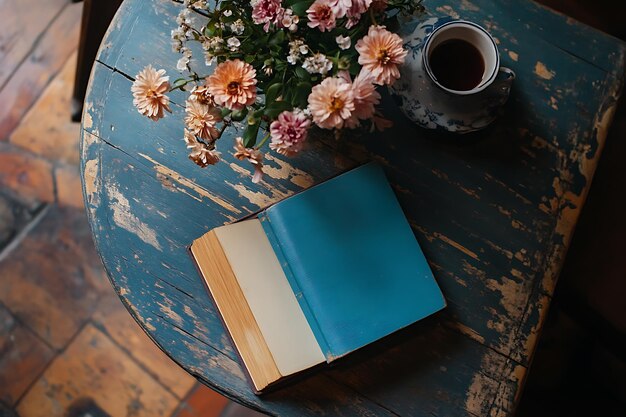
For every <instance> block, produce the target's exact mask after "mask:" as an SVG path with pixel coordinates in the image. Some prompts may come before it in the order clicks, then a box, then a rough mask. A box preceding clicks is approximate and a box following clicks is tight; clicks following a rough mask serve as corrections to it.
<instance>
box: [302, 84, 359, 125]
mask: <svg viewBox="0 0 626 417" xmlns="http://www.w3.org/2000/svg"><path fill="white" fill-rule="evenodd" d="M308 101H309V110H310V111H311V115H312V116H313V121H314V122H315V124H316V125H318V126H319V127H321V128H324V129H332V128H338V129H341V128H342V127H343V125H344V124H345V123H346V121H347V120H349V119H350V117H351V116H352V112H353V111H354V97H353V93H352V84H350V83H349V82H347V81H346V80H345V79H342V78H337V77H328V78H326V79H325V80H324V81H322V82H321V83H320V84H318V85H316V86H315V87H313V90H312V91H311V94H309V98H308Z"/></svg>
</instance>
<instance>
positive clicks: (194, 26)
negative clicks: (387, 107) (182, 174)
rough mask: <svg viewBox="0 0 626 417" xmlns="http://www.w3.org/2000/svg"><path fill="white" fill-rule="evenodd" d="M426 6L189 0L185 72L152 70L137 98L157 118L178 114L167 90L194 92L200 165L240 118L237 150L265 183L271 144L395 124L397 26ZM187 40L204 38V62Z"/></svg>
mask: <svg viewBox="0 0 626 417" xmlns="http://www.w3.org/2000/svg"><path fill="white" fill-rule="evenodd" d="M420 3H421V0H251V1H250V0H215V1H214V2H208V1H202V0H200V1H193V0H184V2H183V5H182V6H181V7H182V10H181V12H180V14H179V15H178V17H177V19H176V22H177V24H178V27H177V28H176V29H174V30H172V47H173V49H174V50H175V51H177V52H180V53H181V54H182V56H181V58H180V59H179V61H178V63H177V69H178V70H179V71H181V72H183V73H184V74H185V76H184V77H182V78H178V79H176V80H175V81H173V82H172V83H171V84H170V82H169V77H168V76H167V75H166V73H165V70H162V69H160V70H155V69H154V68H153V67H152V66H148V67H146V68H144V69H143V70H142V71H141V72H140V73H139V74H137V76H136V77H135V81H134V82H133V85H132V87H131V90H132V93H133V97H134V100H133V103H134V105H135V107H136V108H137V110H138V111H139V112H140V113H141V114H142V115H145V116H147V117H149V118H151V119H152V120H155V121H156V120H159V119H160V118H162V117H163V116H164V112H165V111H168V112H169V111H170V108H169V98H168V96H167V93H168V92H170V91H173V90H175V89H180V90H183V91H188V92H189V96H188V98H187V100H186V103H185V113H186V117H185V130H184V140H185V142H186V144H187V148H188V149H189V150H190V154H189V158H190V159H191V160H192V161H193V162H195V163H196V164H198V165H199V166H201V167H206V166H208V165H212V164H215V163H217V162H218V161H219V160H220V152H219V151H218V140H219V139H220V137H221V136H222V134H223V133H224V131H225V129H227V128H228V127H229V126H233V125H234V124H237V123H236V122H241V124H242V125H243V126H244V127H243V130H242V133H241V136H238V137H236V139H235V143H234V156H235V157H236V158H238V159H240V160H248V161H250V162H251V163H252V164H253V166H254V175H253V177H252V181H253V182H258V181H260V180H261V178H262V175H263V151H262V149H263V147H264V145H266V144H268V142H269V144H268V146H269V149H271V150H272V151H275V152H278V153H280V154H282V155H286V156H294V155H297V154H298V153H300V152H301V151H302V149H303V145H304V143H305V142H306V139H307V136H308V132H309V130H310V129H311V128H314V127H317V128H321V129H333V130H335V131H336V132H339V131H340V130H341V129H345V128H348V129H354V128H357V127H363V128H369V129H379V130H382V129H384V128H385V127H388V126H389V125H390V122H389V121H388V120H386V119H384V117H383V116H382V114H381V113H380V111H379V110H378V109H377V108H376V106H377V105H378V104H379V101H380V94H379V93H378V91H377V88H378V87H379V86H383V85H389V84H391V83H393V82H394V81H395V80H396V79H398V78H399V77H400V73H399V71H398V65H400V64H402V63H403V62H404V59H405V56H406V54H407V51H406V50H405V49H404V48H403V46H402V39H401V38H400V37H399V36H398V35H397V34H395V33H393V32H391V31H390V30H389V29H388V28H390V27H392V26H393V25H396V24H397V19H398V16H400V15H407V14H414V13H417V12H421V11H422V7H421V4H420ZM199 21H201V23H198V22H199ZM188 42H199V43H200V44H201V46H202V51H203V55H204V56H203V57H202V60H201V61H200V64H198V60H197V57H193V58H192V49H191V48H190V45H189V44H188ZM192 64H196V65H192ZM205 64H206V66H205ZM198 67H201V68H198ZM203 71H206V72H210V73H208V74H205V73H204V72H203ZM258 138H261V139H260V140H258ZM220 146H221V145H220Z"/></svg>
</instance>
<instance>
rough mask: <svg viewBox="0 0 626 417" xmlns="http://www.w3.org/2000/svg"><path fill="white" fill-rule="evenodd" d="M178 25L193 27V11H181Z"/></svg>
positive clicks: (177, 19)
mask: <svg viewBox="0 0 626 417" xmlns="http://www.w3.org/2000/svg"><path fill="white" fill-rule="evenodd" d="M176 24H178V26H183V25H185V26H190V25H191V10H189V9H183V10H181V11H180V13H179V14H178V16H176Z"/></svg>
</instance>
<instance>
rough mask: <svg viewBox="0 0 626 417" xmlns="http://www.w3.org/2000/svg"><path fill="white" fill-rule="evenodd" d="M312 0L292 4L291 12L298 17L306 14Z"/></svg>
mask: <svg viewBox="0 0 626 417" xmlns="http://www.w3.org/2000/svg"><path fill="white" fill-rule="evenodd" d="M313 1H314V0H304V1H299V2H297V3H295V4H294V5H293V6H291V8H292V9H293V13H294V14H296V15H298V16H300V17H303V16H304V15H306V11H307V9H308V8H309V7H311V5H312V4H313Z"/></svg>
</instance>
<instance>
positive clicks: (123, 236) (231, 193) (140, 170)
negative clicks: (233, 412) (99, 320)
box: [81, 0, 625, 417]
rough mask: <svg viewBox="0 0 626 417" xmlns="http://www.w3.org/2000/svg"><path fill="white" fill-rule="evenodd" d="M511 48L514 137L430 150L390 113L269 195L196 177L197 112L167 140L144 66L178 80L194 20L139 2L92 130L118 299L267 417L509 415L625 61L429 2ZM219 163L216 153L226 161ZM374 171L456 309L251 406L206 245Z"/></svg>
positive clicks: (524, 20) (548, 15)
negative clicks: (220, 233)
mask: <svg viewBox="0 0 626 417" xmlns="http://www.w3.org/2000/svg"><path fill="white" fill-rule="evenodd" d="M424 3H425V6H426V7H427V8H428V9H429V10H430V11H433V12H434V13H444V14H448V15H451V16H459V17H460V18H463V19H468V20H471V21H475V22H477V23H480V24H482V25H484V26H485V27H486V28H488V29H489V30H490V31H491V32H492V33H493V35H494V37H495V38H497V39H498V42H499V48H500V51H501V59H502V64H503V65H504V66H506V67H509V68H512V69H513V70H514V71H515V72H516V73H517V76H518V77H517V79H516V81H515V83H514V85H513V89H512V93H511V98H510V100H509V103H508V104H507V105H506V107H505V109H504V113H503V115H502V117H501V118H500V119H499V120H497V121H496V123H495V124H494V125H493V126H491V127H489V128H488V129H486V130H485V131H483V132H480V133H477V134H472V135H468V136H463V137H457V136H449V135H445V134H441V133H437V132H430V131H424V130H420V129H419V128H416V127H414V126H413V125H411V124H410V123H409V122H408V121H407V120H406V119H404V118H403V117H402V116H401V115H399V112H398V111H397V108H396V107H395V104H394V103H393V101H392V100H391V99H390V98H389V97H387V96H385V97H384V104H385V110H386V114H387V115H388V116H389V117H390V118H392V119H393V120H394V122H395V127H394V128H393V129H391V130H389V131H388V132H385V133H383V134H378V135H360V136H359V135H354V134H352V135H345V137H344V138H342V139H340V140H335V139H334V138H330V137H329V136H321V137H320V138H318V139H317V140H316V138H311V139H310V142H311V146H310V148H309V150H307V152H306V153H303V154H302V155H301V156H299V157H298V158H295V159H288V158H285V157H283V156H276V155H268V156H267V158H266V161H265V164H266V168H265V171H266V173H267V175H266V176H265V179H264V181H262V182H261V183H259V184H253V183H252V182H251V181H250V167H249V164H245V163H242V162H241V161H238V160H237V159H235V158H233V157H232V155H230V152H229V151H230V150H231V148H232V143H231V142H229V138H228V137H230V136H235V135H236V134H237V132H228V133H227V136H228V137H226V138H225V139H224V140H223V142H220V143H222V144H224V148H223V149H219V150H220V151H221V152H222V154H223V156H224V161H223V162H221V163H220V164H218V165H216V166H214V167H209V168H208V169H205V170H203V169H200V168H198V167H197V166H195V165H194V164H192V163H191V162H189V161H188V159H187V157H186V151H185V146H184V143H183V140H182V131H183V119H184V108H183V104H184V95H183V93H181V92H174V93H172V114H168V115H167V116H166V118H165V119H164V120H162V121H160V122H159V123H154V122H152V121H150V120H149V119H147V118H143V117H141V116H140V115H139V114H138V113H137V112H136V111H135V110H134V109H133V107H132V96H131V93H130V84H131V79H132V77H133V76H134V75H135V74H137V73H138V72H139V71H140V70H141V68H143V67H144V66H145V65H147V64H153V65H155V66H156V67H157V68H165V69H166V70H167V71H168V73H169V74H170V75H171V76H173V75H175V74H176V70H175V66H176V61H177V59H178V56H177V54H175V53H174V52H172V51H171V48H170V41H169V37H170V31H171V29H173V28H174V25H175V19H174V17H175V15H176V14H177V13H178V10H179V8H180V7H181V5H180V4H177V3H173V2H171V1H170V0H127V1H126V2H125V3H124V4H123V6H122V8H121V9H120V11H119V13H118V15H117V17H116V19H115V20H114V22H113V24H112V25H111V27H110V28H109V31H108V32H107V35H106V36H105V39H104V41H103V45H102V47H101V49H100V53H99V56H98V60H97V62H96V64H95V66H94V70H93V73H92V78H91V83H90V86H89V92H88V94H87V100H86V104H85V110H84V114H83V132H82V138H83V140H82V144H81V146H82V149H81V159H82V164H81V165H82V166H81V169H82V176H83V186H84V197H85V204H86V208H87V212H88V215H89V219H90V223H91V226H92V230H93V234H94V238H95V241H96V245H97V247H98V250H99V253H100V255H101V257H102V260H103V262H104V265H105V268H106V269H107V272H108V274H109V276H110V278H111V282H112V284H113V286H114V287H115V289H116V291H117V293H118V294H119V296H120V298H121V299H122V301H123V302H124V304H125V305H126V306H127V307H128V309H129V311H130V313H131V314H132V315H133V316H134V317H135V319H136V320H137V321H138V322H139V323H140V324H141V326H142V327H143V328H144V329H145V330H146V332H147V334H148V335H149V336H150V337H151V338H152V339H153V340H154V341H155V343H157V344H158V345H159V346H160V347H161V349H163V350H164V351H165V352H166V353H167V354H168V355H169V356H170V357H172V358H173V359H174V360H175V361H176V362H178V363H179V364H180V365H181V366H182V367H183V368H185V369H186V370H187V371H189V372H190V373H192V374H193V375H195V376H196V377H197V378H198V379H200V380H201V381H202V382H204V383H205V384H207V385H208V386H210V387H212V388H214V389H215V390H217V391H219V392H221V393H222V394H224V395H226V396H228V397H230V398H232V399H234V400H236V401H239V402H241V403H243V404H245V405H247V406H250V407H253V408H255V409H258V410H262V411H265V412H267V413H270V414H272V415H281V416H286V415H292V416H313V415H315V416H319V415H328V416H365V415H367V416H387V415H389V416H398V415H402V416H405V415H406V416H432V415H435V416H439V415H455V416H459V415H468V416H491V417H500V416H506V415H511V414H512V413H513V412H514V409H515V405H516V403H517V401H518V399H519V396H520V394H521V392H522V387H523V383H524V379H525V376H526V373H527V369H528V366H529V364H530V362H531V359H532V355H533V352H534V349H535V346H536V344H537V340H538V337H539V335H540V333H541V326H542V323H543V321H544V320H545V315H546V313H547V310H548V306H549V304H550V300H551V297H552V294H553V292H554V288H555V285H556V281H557V278H558V274H559V271H560V268H561V265H562V263H563V259H564V256H565V252H566V250H567V247H568V245H569V241H570V239H571V237H572V233H573V230H574V227H575V225H576V221H577V219H578V215H579V213H580V210H581V208H582V205H583V204H584V201H585V198H586V195H587V192H588V191H589V186H590V183H591V180H592V178H593V173H594V171H595V168H596V164H597V162H598V159H599V157H600V153H601V151H602V148H603V146H604V141H605V138H606V134H607V129H608V127H609V126H610V123H611V120H612V117H613V113H614V111H615V106H616V103H617V100H618V98H619V96H620V93H621V88H622V82H623V73H624V50H625V49H624V45H623V44H622V43H621V42H620V41H618V40H616V39H614V38H611V37H610V36H608V35H605V34H602V33H600V32H597V31H595V30H593V29H591V28H589V27H586V26H584V25H581V24H579V23H577V22H575V21H573V20H571V19H568V18H566V17H564V16H562V15H559V14H556V13H554V12H552V11H550V10H548V9H545V8H543V7H541V6H539V5H537V4H535V3H532V2H527V1H513V0H497V1H491V0H471V1H469V0H455V1H429V0H426V1H425V2H424ZM219 146H220V145H218V147H219ZM367 160H376V161H378V162H379V163H380V164H381V165H383V166H384V167H385V170H386V173H387V175H388V177H389V180H390V182H391V183H392V185H393V187H394V190H395V191H396V194H397V195H398V199H399V200H400V202H401V204H402V207H403V208H404V210H405V212H406V215H407V217H408V219H409V222H410V224H411V226H412V228H413V230H414V232H415V235H416V237H417V239H418V241H419V242H420V244H421V246H422V247H423V249H424V252H425V255H426V257H427V259H428V261H429V263H430V265H431V267H432V269H433V271H434V273H435V276H436V278H437V280H438V282H439V284H440V285H441V287H442V290H443V292H444V294H445V296H446V298H447V300H448V308H447V309H446V310H445V311H443V312H441V313H440V314H437V315H435V316H434V317H430V318H428V319H426V320H424V321H422V322H420V323H417V324H415V325H413V326H410V327H409V328H407V329H405V330H403V331H401V332H399V333H398V334H394V335H392V336H391V337H389V338H387V339H385V340H384V341H382V342H380V343H376V344H374V345H372V346H369V347H367V348H365V349H363V350H362V351H359V352H357V353H354V354H352V355H349V356H347V357H346V358H343V359H342V360H341V361H338V363H337V365H336V366H333V367H330V368H328V369H325V370H320V371H317V372H315V373H313V374H311V375H309V376H307V377H306V378H304V379H303V380H301V381H300V382H297V383H295V384H293V385H290V386H288V387H285V388H283V389H280V390H278V391H276V392H274V393H269V394H267V395H264V396H262V397H257V396H255V395H254V394H253V393H252V391H251V389H250V388H249V385H248V383H247V381H246V380H245V377H244V374H243V372H242V370H241V365H240V364H239V361H238V359H237V355H236V353H235V352H234V350H233V347H232V345H231V343H230V341H229V339H228V337H227V336H226V333H225V331H224V328H223V326H222V323H221V321H220V319H219V316H218V315H217V313H216V310H215V308H214V306H213V305H212V303H211V300H210V299H209V297H208V295H207V293H206V291H205V288H204V285H203V283H202V281H201V279H200V277H199V276H198V275H197V273H196V271H195V268H194V266H193V264H192V262H191V261H190V258H189V256H188V254H187V251H186V247H187V246H188V245H189V244H190V243H191V241H192V240H193V239H195V238H196V237H198V236H200V235H202V234H203V233H204V232H206V231H208V230H210V229H211V228H213V227H216V226H219V225H222V224H225V223H229V222H232V221H236V220H238V219H240V218H242V217H245V216H248V215H250V214H253V213H255V212H257V211H258V210H260V209H262V208H263V207H266V206H267V205H269V204H272V203H273V202H276V201H278V200H280V199H282V198H285V197H287V196H289V195H292V194H293V193H296V192H298V191H301V190H302V189H304V188H307V187H309V186H311V185H314V184H316V183H319V182H320V181H323V180H325V179H327V178H330V177H332V176H333V175H336V174H337V173H339V172H341V171H343V170H346V169H348V168H350V167H352V166H355V165H357V164H359V163H362V162H365V161H367Z"/></svg>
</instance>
